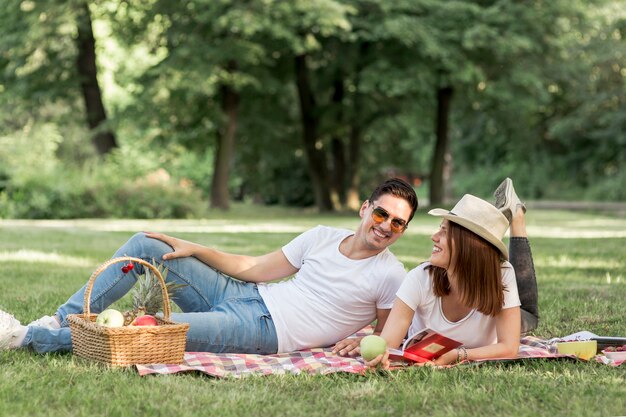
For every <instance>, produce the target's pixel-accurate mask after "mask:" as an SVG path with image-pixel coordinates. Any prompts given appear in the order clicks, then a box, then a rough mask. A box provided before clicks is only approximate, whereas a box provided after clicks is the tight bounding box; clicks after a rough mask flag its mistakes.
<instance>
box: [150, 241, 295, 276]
mask: <svg viewBox="0 0 626 417" xmlns="http://www.w3.org/2000/svg"><path fill="white" fill-rule="evenodd" d="M146 236H147V237H149V238H152V239H158V240H161V241H163V242H164V243H167V244H168V245H169V246H171V247H172V249H174V251H173V252H170V253H166V254H165V255H163V260H164V261H167V260H171V259H176V258H182V257H186V256H193V257H195V258H197V259H198V260H200V261H202V262H204V263H205V264H207V265H209V266H211V267H213V268H215V269H217V270H218V271H221V272H223V273H224V274H226V275H229V276H231V277H233V278H237V279H241V280H243V281H248V282H265V281H273V280H275V279H280V278H286V277H288V276H291V275H293V274H295V273H296V272H297V271H298V269H297V268H296V267H294V266H293V265H292V264H291V263H290V262H289V260H287V257H286V256H285V254H284V253H283V251H282V250H280V249H278V250H276V251H274V252H271V253H268V254H265V255H261V256H247V255H236V254H232V253H227V252H222V251H219V250H217V249H213V248H209V247H206V246H202V245H199V244H197V243H193V242H189V241H186V240H182V239H177V238H175V237H171V236H168V235H164V234H161V233H152V232H147V233H146Z"/></svg>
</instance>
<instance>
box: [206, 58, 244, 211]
mask: <svg viewBox="0 0 626 417" xmlns="http://www.w3.org/2000/svg"><path fill="white" fill-rule="evenodd" d="M227 70H228V72H233V71H236V70H237V63H236V62H234V61H231V62H229V63H228V65H227ZM221 93H222V112H223V113H224V116H225V122H224V123H225V126H224V127H223V128H222V129H220V130H219V132H218V134H217V146H216V150H215V159H214V161H213V179H212V181H211V207H213V208H219V209H222V210H228V209H229V207H230V194H229V191H228V182H229V179H230V167H231V163H232V159H233V154H234V152H235V138H236V135H237V116H238V111H239V93H238V92H237V91H235V90H234V89H233V88H232V87H230V86H228V85H223V86H222V88H221Z"/></svg>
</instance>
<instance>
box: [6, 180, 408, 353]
mask: <svg viewBox="0 0 626 417" xmlns="http://www.w3.org/2000/svg"><path fill="white" fill-rule="evenodd" d="M416 209H417V196H416V195H415V192H414V190H413V189H412V187H411V186H410V185H409V184H407V183H406V182H404V181H402V180H399V179H391V180H388V181H385V182H384V183H382V184H381V185H380V186H378V187H377V188H376V189H375V190H374V192H373V193H372V195H371V196H370V198H369V199H368V200H366V201H365V202H363V204H362V206H361V209H360V210H359V215H360V217H361V222H360V224H359V227H358V229H357V230H356V231H355V232H351V231H349V230H343V229H336V228H330V227H325V226H317V227H315V228H313V229H311V230H309V231H307V232H305V233H303V234H301V235H300V236H298V237H296V238H295V239H294V240H292V241H291V242H290V243H288V244H287V245H285V246H284V247H283V248H282V249H279V250H276V251H274V252H271V253H268V254H265V255H262V256H245V255H237V254H230V253H226V252H222V251H218V250H216V249H213V248H210V247H205V246H201V245H198V244H195V243H192V242H188V241H184V240H181V239H177V238H174V237H171V236H167V235H163V234H159V233H139V234H136V235H135V236H133V237H132V238H131V239H130V240H129V241H128V242H126V244H124V245H123V246H122V247H121V248H120V249H118V251H117V252H116V253H115V255H114V257H120V256H132V257H137V258H142V259H144V260H146V261H151V260H152V259H162V261H163V262H164V264H165V266H166V267H167V268H168V270H169V272H168V274H167V280H168V281H173V282H176V283H178V284H184V287H182V288H180V289H178V291H177V292H176V293H175V295H174V296H173V301H174V302H175V303H176V304H177V305H178V306H179V307H180V308H181V310H182V311H183V313H173V314H172V315H171V319H172V320H173V321H176V322H181V323H183V322H184V323H189V325H190V326H189V332H188V334H187V344H186V350H187V351H208V352H216V353H219V352H231V353H259V354H270V353H277V352H289V351H294V350H299V349H305V348H312V347H324V346H330V345H332V344H334V343H336V342H337V341H340V342H339V343H337V345H336V346H335V351H336V352H339V353H340V354H355V353H356V352H357V351H355V350H354V349H355V348H356V347H357V346H356V343H355V342H354V341H351V340H342V339H345V338H346V337H348V336H350V335H351V334H353V333H354V332H355V331H357V330H359V329H361V328H362V327H364V326H365V325H367V324H369V323H371V322H372V321H373V320H374V319H377V325H376V329H375V332H380V331H381V330H382V328H383V325H384V323H385V320H386V319H387V316H388V314H389V311H390V309H391V307H392V304H393V300H394V299H395V294H396V291H397V289H398V287H399V286H400V283H401V282H402V280H403V278H404V276H405V274H406V271H405V269H404V267H403V265H402V264H401V263H400V262H399V261H398V260H397V259H396V257H395V256H394V255H393V254H392V253H391V252H390V251H389V250H388V249H387V248H388V247H389V246H390V245H392V244H393V243H394V242H395V241H396V240H398V239H399V238H400V236H402V234H403V233H404V231H405V230H406V227H407V225H408V223H409V222H410V221H411V219H412V218H413V215H414V213H415V210H416ZM135 267H136V268H135V269H134V270H133V272H131V273H126V272H124V271H122V270H121V269H120V268H116V267H113V266H112V267H109V268H107V269H106V270H105V271H104V272H102V273H101V274H100V275H99V276H98V279H96V281H95V283H94V286H93V289H92V298H91V311H92V312H94V313H98V312H100V311H102V310H104V309H106V308H107V307H108V306H109V305H110V304H112V303H113V302H115V301H116V300H118V299H120V298H121V297H122V296H124V295H125V294H126V293H127V292H128V291H129V290H130V289H131V288H132V287H133V286H134V284H135V282H136V278H135V271H136V272H137V273H139V274H141V273H143V267H142V265H135ZM292 275H293V278H292V279H289V280H284V281H280V282H276V283H268V282H269V281H275V280H278V279H282V278H287V277H290V276H292ZM234 278H236V279H234ZM84 292H85V287H83V288H82V289H80V290H79V291H78V292H76V293H75V294H74V295H73V296H71V297H70V298H69V300H68V301H67V302H66V303H65V304H63V305H62V306H61V307H59V309H58V310H57V312H56V314H55V316H54V317H49V316H45V317H42V318H41V319H39V320H36V321H35V322H33V323H31V324H29V325H28V326H22V325H20V323H19V322H18V321H17V320H16V319H15V318H13V316H11V315H10V314H8V313H5V312H2V311H0V347H4V348H19V347H28V348H32V349H34V350H35V351H37V352H40V353H45V352H53V351H68V350H71V336H70V330H69V327H67V326H68V324H67V321H66V318H67V316H68V314H73V313H82V310H83V297H84Z"/></svg>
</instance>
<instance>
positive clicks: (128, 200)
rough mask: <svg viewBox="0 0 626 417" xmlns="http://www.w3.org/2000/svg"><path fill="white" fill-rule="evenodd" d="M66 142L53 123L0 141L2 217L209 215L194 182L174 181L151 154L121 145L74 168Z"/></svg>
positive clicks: (29, 128)
mask: <svg viewBox="0 0 626 417" xmlns="http://www.w3.org/2000/svg"><path fill="white" fill-rule="evenodd" d="M62 141H63V138H61V136H60V134H59V129H58V127H57V126H54V125H52V124H44V125H41V126H38V125H32V126H30V127H28V126H27V127H26V128H25V129H24V130H23V132H21V133H18V134H15V135H12V136H4V137H1V138H0V166H1V167H2V172H1V175H2V177H4V178H5V180H4V185H3V187H2V189H0V217H5V218H30V219H49V218H59V219H67V218H92V217H118V218H119V217H136V218H159V217H171V218H186V217H198V216H201V215H202V213H204V212H205V206H206V204H205V203H204V201H203V200H204V199H203V196H202V193H201V192H200V191H199V190H198V188H197V187H195V186H194V184H193V182H191V181H190V180H188V179H185V178H180V179H178V180H177V179H173V178H172V177H171V175H170V174H169V173H168V172H167V171H166V170H165V169H162V168H160V166H161V163H162V162H163V161H162V160H161V159H162V158H159V157H158V155H157V154H155V153H153V152H149V151H146V150H144V151H140V150H138V149H136V148H130V147H129V148H126V147H122V148H121V149H120V150H118V152H116V153H114V154H113V155H111V157H110V158H109V159H108V160H106V161H100V160H97V159H91V160H90V161H89V162H86V163H85V162H84V161H83V163H84V164H83V165H76V164H73V165H72V164H71V161H70V160H69V159H66V160H60V159H58V157H57V152H58V151H59V149H60V144H61V143H62ZM83 143H84V142H83ZM78 152H80V151H78ZM33 167H37V169H33Z"/></svg>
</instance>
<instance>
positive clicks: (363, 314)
mask: <svg viewBox="0 0 626 417" xmlns="http://www.w3.org/2000/svg"><path fill="white" fill-rule="evenodd" d="M353 233H354V232H351V231H350V230H343V229H335V228H331V227H326V226H317V227H315V228H313V229H311V230H309V231H307V232H304V233H303V234H301V235H300V236H298V237H296V238H295V239H294V240H292V241H291V242H289V243H288V244H287V245H285V246H284V247H283V248H282V250H283V253H284V254H285V256H286V257H287V259H288V260H289V262H290V263H291V264H292V265H293V266H295V267H296V268H298V269H299V271H298V272H297V273H296V274H295V276H294V278H292V279H290V280H287V281H281V282H278V283H273V284H260V285H259V286H258V287H259V294H260V295H261V297H263V301H265V304H266V306H267V309H268V310H269V312H270V314H271V315H272V319H273V321H274V325H275V326H276V333H277V336H278V352H291V351H295V350H300V349H306V348H312V347H324V346H330V345H332V344H334V343H336V342H337V341H339V340H342V339H344V338H346V337H348V336H350V335H351V334H353V333H354V332H356V331H358V330H360V329H362V328H363V327H365V326H367V325H368V324H370V323H371V322H372V321H373V320H374V319H375V318H376V309H377V308H379V309H390V308H391V307H392V306H393V302H394V300H395V297H396V291H398V288H399V287H400V284H401V283H402V280H403V279H404V277H405V276H406V270H405V269H404V266H403V265H402V263H400V261H398V259H397V258H396V257H395V256H394V255H393V254H392V253H391V251H389V250H388V249H385V250H383V251H382V252H381V253H379V254H378V255H376V256H372V257H370V258H366V259H360V260H354V259H350V258H347V257H346V256H344V255H343V254H342V253H341V252H339V245H340V244H341V242H342V241H343V240H344V239H345V238H346V237H348V236H350V235H351V234H353Z"/></svg>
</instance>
